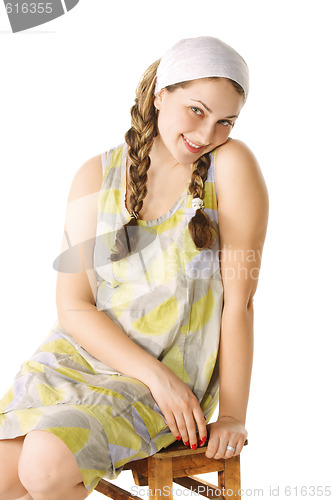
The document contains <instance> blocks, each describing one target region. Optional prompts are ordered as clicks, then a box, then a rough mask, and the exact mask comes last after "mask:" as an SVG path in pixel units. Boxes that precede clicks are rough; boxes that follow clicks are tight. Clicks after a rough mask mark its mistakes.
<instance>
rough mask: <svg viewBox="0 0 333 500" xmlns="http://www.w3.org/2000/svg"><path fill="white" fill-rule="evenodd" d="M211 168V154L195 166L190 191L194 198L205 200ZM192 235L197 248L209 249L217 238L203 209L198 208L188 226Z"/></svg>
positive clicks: (203, 156)
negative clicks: (206, 183)
mask: <svg viewBox="0 0 333 500" xmlns="http://www.w3.org/2000/svg"><path fill="white" fill-rule="evenodd" d="M209 167H210V157H209V153H207V154H204V155H202V156H201V157H200V158H199V159H198V160H197V161H196V162H195V163H194V164H193V172H192V178H191V182H190V185H189V187H188V190H189V192H190V194H191V195H192V198H193V199H194V198H201V199H202V200H203V198H204V193H205V187H204V183H205V181H206V179H207V175H208V169H209ZM188 229H189V232H190V235H191V237H192V239H193V241H194V243H195V245H196V247H197V248H200V249H204V248H209V247H210V246H211V244H212V243H213V241H214V239H215V237H216V234H217V233H216V230H215V228H214V226H213V225H212V221H211V220H210V218H209V217H208V215H207V214H206V213H205V211H204V209H203V208H198V209H197V210H196V212H195V215H194V216H193V217H192V219H191V220H190V222H189V224H188Z"/></svg>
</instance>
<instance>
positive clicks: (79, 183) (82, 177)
mask: <svg viewBox="0 0 333 500" xmlns="http://www.w3.org/2000/svg"><path fill="white" fill-rule="evenodd" d="M102 182H103V168H102V159H101V155H100V154H98V155H95V156H92V157H91V158H89V159H88V160H87V161H85V162H84V163H83V164H82V165H81V166H80V167H79V168H78V170H77V171H76V173H75V175H74V177H73V180H72V184H71V186H70V191H69V195H68V200H67V201H68V202H71V201H74V200H76V199H78V198H81V197H84V196H88V195H91V194H96V193H98V192H99V191H100V189H101V186H102Z"/></svg>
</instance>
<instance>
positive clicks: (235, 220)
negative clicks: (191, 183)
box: [215, 139, 269, 240]
mask: <svg viewBox="0 0 333 500" xmlns="http://www.w3.org/2000/svg"><path fill="white" fill-rule="evenodd" d="M215 164H216V188H217V195H218V213H219V219H220V221H222V224H223V225H224V235H225V236H227V235H229V236H230V239H231V240H234V239H241V238H242V235H243V236H244V237H245V235H246V234H248V236H249V237H251V233H252V235H253V234H254V233H257V235H258V232H259V233H261V236H262V237H264V234H265V232H266V227H267V221H268V211H269V197H268V190H267V186H266V182H265V179H264V176H263V173H262V171H261V168H260V166H259V163H258V161H257V159H256V157H255V155H254V153H253V152H252V151H251V149H250V148H249V147H248V146H247V145H246V144H245V143H244V142H242V141H240V140H238V139H230V140H229V141H228V142H226V143H225V144H223V145H222V146H220V147H219V148H218V151H217V154H216V161H215ZM235 232H237V234H236V233H235Z"/></svg>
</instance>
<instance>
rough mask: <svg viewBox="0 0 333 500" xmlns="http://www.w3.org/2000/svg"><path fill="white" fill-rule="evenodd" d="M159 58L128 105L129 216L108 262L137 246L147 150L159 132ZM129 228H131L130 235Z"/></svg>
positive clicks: (117, 236)
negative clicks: (156, 102) (156, 111)
mask: <svg viewBox="0 0 333 500" xmlns="http://www.w3.org/2000/svg"><path fill="white" fill-rule="evenodd" d="M159 62H160V60H158V61H155V62H154V63H153V64H152V65H151V66H149V68H148V69H147V71H146V72H145V73H144V75H143V76H142V78H141V81H140V82H139V85H138V87H137V89H136V98H135V101H134V102H135V104H134V106H132V108H131V123H132V126H131V128H130V129H129V130H128V131H127V132H126V134H125V141H126V143H127V145H128V158H129V159H130V162H131V163H130V168H129V187H130V192H131V195H130V199H129V205H130V207H131V215H132V217H131V219H130V221H129V222H128V223H127V224H125V225H124V226H123V227H122V228H120V229H119V230H118V231H117V234H116V239H115V245H114V249H113V250H112V253H111V255H110V260H111V261H117V260H120V259H122V258H124V257H125V256H126V255H128V254H130V253H131V252H132V251H133V250H134V249H135V247H136V243H137V231H136V230H135V229H134V228H135V227H137V226H138V224H137V218H138V216H139V213H140V210H141V209H142V205H143V199H144V198H145V196H146V195H147V187H146V184H147V172H148V169H149V167H150V158H149V153H150V150H151V148H152V145H153V140H154V137H156V135H157V133H158V129H157V118H156V113H155V107H154V97H155V96H154V89H155V82H156V70H157V67H158V65H159ZM128 227H132V229H131V230H130V235H129V234H128V233H129V231H128V229H127V228H128Z"/></svg>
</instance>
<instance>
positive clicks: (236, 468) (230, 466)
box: [217, 455, 241, 500]
mask: <svg viewBox="0 0 333 500" xmlns="http://www.w3.org/2000/svg"><path fill="white" fill-rule="evenodd" d="M217 474H218V487H219V488H220V489H221V490H222V491H223V492H224V497H225V498H226V499H232V500H241V496H240V488H241V481H240V458H239V455H237V456H236V457H232V458H227V459H226V460H225V469H224V470H223V471H219V472H218V473H217Z"/></svg>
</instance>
